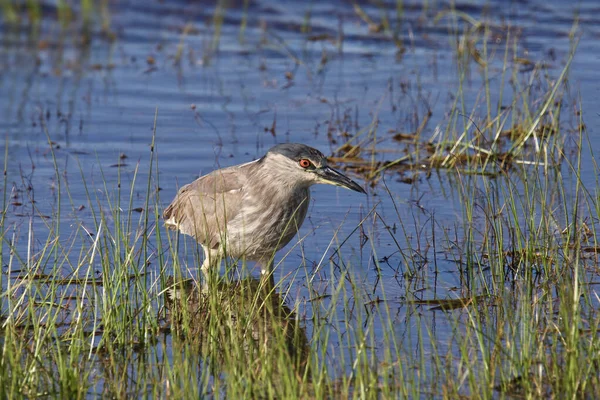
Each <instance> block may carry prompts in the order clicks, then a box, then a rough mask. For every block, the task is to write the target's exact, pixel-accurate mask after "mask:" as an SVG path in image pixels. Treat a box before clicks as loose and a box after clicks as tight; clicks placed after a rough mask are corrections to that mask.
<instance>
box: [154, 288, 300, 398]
mask: <svg viewBox="0 0 600 400" xmlns="http://www.w3.org/2000/svg"><path fill="white" fill-rule="evenodd" d="M269 286H270V285H268V284H264V282H263V281H261V280H260V279H256V278H252V277H249V278H244V279H241V280H236V281H229V282H226V281H220V282H218V283H217V284H216V285H214V287H215V288H216V289H211V290H209V289H208V288H207V287H205V286H201V285H199V284H198V283H197V282H196V281H195V280H193V279H185V280H181V281H176V280H175V279H174V278H173V277H170V278H169V279H168V280H167V281H166V288H165V290H164V292H165V306H166V308H167V310H168V313H167V316H168V319H169V320H170V322H171V327H172V328H171V329H173V330H174V332H173V334H174V335H176V336H178V337H179V338H181V339H182V340H184V341H185V342H186V343H188V344H190V345H191V346H192V348H195V349H197V351H198V352H199V355H200V357H201V358H203V359H204V360H206V361H207V364H208V365H210V368H209V370H210V373H211V375H218V374H221V373H224V374H228V373H230V374H232V376H233V374H235V376H241V377H242V379H243V380H245V381H246V382H247V384H248V385H250V386H251V387H253V388H255V389H253V390H252V391H253V395H256V396H261V395H266V394H267V393H271V394H272V393H273V391H274V392H275V393H277V394H279V395H280V396H281V395H283V394H285V389H284V387H285V386H286V380H288V379H296V380H297V382H304V383H305V384H307V378H308V377H309V376H310V374H309V368H310V364H309V348H310V346H309V342H308V339H307V335H306V332H305V329H304V327H303V326H302V324H301V323H300V321H299V319H298V318H297V315H296V313H295V312H294V311H293V310H292V309H290V308H289V307H288V306H287V304H286V302H285V299H284V298H283V297H282V296H281V295H280V294H279V293H277V291H276V290H275V289H272V288H270V287H269Z"/></svg>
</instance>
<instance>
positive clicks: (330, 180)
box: [316, 167, 367, 194]
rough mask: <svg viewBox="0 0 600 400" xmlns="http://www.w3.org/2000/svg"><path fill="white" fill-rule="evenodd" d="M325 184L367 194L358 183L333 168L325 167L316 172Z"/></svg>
mask: <svg viewBox="0 0 600 400" xmlns="http://www.w3.org/2000/svg"><path fill="white" fill-rule="evenodd" d="M316 171H317V174H318V175H319V177H320V178H321V181H322V182H323V183H327V184H329V185H335V186H341V187H344V188H346V189H350V190H354V191H355V192H359V193H363V194H367V192H366V191H365V189H363V188H362V186H360V185H359V184H358V183H356V182H354V181H353V180H352V179H350V178H348V177H347V176H346V175H344V174H342V173H340V172H338V171H336V170H335V169H333V168H331V167H323V168H319V169H317V170H316Z"/></svg>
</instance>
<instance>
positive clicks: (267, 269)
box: [257, 257, 275, 289]
mask: <svg viewBox="0 0 600 400" xmlns="http://www.w3.org/2000/svg"><path fill="white" fill-rule="evenodd" d="M257 264H259V265H260V277H261V280H262V281H264V282H265V283H266V284H267V285H268V288H269V289H273V288H275V279H274V278H273V257H268V258H263V259H261V260H259V261H258V263H257Z"/></svg>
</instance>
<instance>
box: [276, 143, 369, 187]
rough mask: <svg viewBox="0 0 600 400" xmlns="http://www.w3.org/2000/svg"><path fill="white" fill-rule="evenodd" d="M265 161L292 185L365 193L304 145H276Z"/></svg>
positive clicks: (312, 149) (324, 158)
mask: <svg viewBox="0 0 600 400" xmlns="http://www.w3.org/2000/svg"><path fill="white" fill-rule="evenodd" d="M265 161H266V162H267V163H268V168H270V169H272V170H273V171H272V172H274V173H277V175H284V176H285V179H286V180H288V181H289V182H292V183H294V184H301V185H306V186H311V185H313V184H316V183H326V184H329V185H335V186H341V187H344V188H346V189H350V190H354V191H356V192H360V193H366V192H365V190H364V189H363V188H362V187H361V186H360V185H359V184H358V183H356V182H354V181H353V180H352V179H350V178H348V177H347V176H346V175H344V174H342V173H340V172H338V171H336V170H335V169H333V168H331V167H330V166H328V165H327V157H325V155H323V153H321V152H320V151H319V150H317V149H314V148H312V147H309V146H306V145H304V144H298V143H286V144H278V145H276V146H274V147H272V148H271V149H270V150H269V151H268V152H267V154H266V156H265Z"/></svg>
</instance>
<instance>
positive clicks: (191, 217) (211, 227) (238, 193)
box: [163, 167, 245, 249]
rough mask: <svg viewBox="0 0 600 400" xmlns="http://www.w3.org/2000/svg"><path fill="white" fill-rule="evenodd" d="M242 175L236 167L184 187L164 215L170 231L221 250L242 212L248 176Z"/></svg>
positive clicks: (220, 171)
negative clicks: (230, 226) (227, 231)
mask: <svg viewBox="0 0 600 400" xmlns="http://www.w3.org/2000/svg"><path fill="white" fill-rule="evenodd" d="M239 172H240V170H239V168H236V167H233V168H225V169H222V170H217V171H214V172H211V173H210V174H208V175H205V176H203V177H200V178H198V179H196V180H195V181H194V182H192V183H190V184H188V185H185V186H183V187H182V188H181V189H180V190H179V193H177V196H176V197H175V199H174V200H173V202H172V203H171V204H170V205H169V206H168V207H167V208H166V209H165V211H164V212H163V218H164V219H165V225H166V227H167V228H170V229H178V230H179V231H180V232H181V233H183V234H186V235H190V236H192V237H193V238H194V239H196V241H198V242H199V243H200V244H203V245H205V246H207V247H209V248H211V249H217V248H218V247H219V244H220V243H221V242H222V240H223V238H224V235H225V233H226V232H225V228H226V226H227V222H228V221H231V220H232V219H233V218H235V217H236V215H237V214H238V213H239V211H240V209H241V205H242V196H243V193H242V191H243V186H244V182H245V176H244V174H240V173H239Z"/></svg>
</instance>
